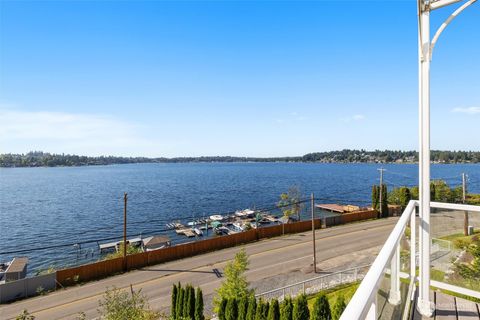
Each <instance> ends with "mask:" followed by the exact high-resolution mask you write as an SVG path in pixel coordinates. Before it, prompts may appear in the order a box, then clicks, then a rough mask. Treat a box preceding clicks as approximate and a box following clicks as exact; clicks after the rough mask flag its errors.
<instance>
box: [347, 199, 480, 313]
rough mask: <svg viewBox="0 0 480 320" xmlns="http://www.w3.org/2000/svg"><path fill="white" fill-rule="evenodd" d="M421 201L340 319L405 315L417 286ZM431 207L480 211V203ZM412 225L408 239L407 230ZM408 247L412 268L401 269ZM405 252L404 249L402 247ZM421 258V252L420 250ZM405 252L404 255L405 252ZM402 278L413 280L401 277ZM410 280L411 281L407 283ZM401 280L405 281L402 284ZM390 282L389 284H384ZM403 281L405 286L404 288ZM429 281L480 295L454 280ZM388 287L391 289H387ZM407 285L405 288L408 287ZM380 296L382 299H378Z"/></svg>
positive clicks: (407, 213)
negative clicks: (404, 270)
mask: <svg viewBox="0 0 480 320" xmlns="http://www.w3.org/2000/svg"><path fill="white" fill-rule="evenodd" d="M417 206H418V201H415V200H412V201H410V202H409V204H408V206H407V207H406V208H405V210H404V212H403V214H402V216H401V217H400V219H399V220H398V222H397V224H396V225H395V227H394V229H393V231H392V232H391V233H390V236H389V237H388V239H387V241H386V242H385V244H384V245H383V247H382V249H381V251H380V252H379V254H378V256H377V258H376V259H375V261H374V263H373V264H372V266H371V267H370V270H369V271H368V272H367V274H366V275H365V277H364V279H363V281H362V283H361V284H360V286H359V287H358V289H357V291H356V292H355V295H354V296H353V297H352V299H351V300H350V302H349V304H348V305H347V308H346V309H345V311H344V312H343V314H342V316H341V318H340V319H341V320H354V319H405V317H406V316H408V310H409V309H410V303H411V301H412V300H413V292H414V290H415V280H416V276H415V275H416V270H417V257H416V242H417V241H416V235H417V234H418V233H417V232H416V229H417V228H416V215H415V212H416V210H415V208H416V207H417ZM431 207H432V208H437V209H447V210H456V211H462V212H463V211H468V212H472V213H473V212H476V213H480V206H472V205H462V204H451V203H439V202H432V203H431ZM407 226H410V239H408V240H409V241H402V240H406V239H405V230H406V228H407ZM406 243H408V244H407V247H409V248H408V251H409V255H408V256H409V259H408V260H409V261H408V262H409V268H408V269H409V270H407V272H401V271H402V270H401V268H402V265H403V266H404V265H405V263H404V264H401V262H400V255H401V253H400V248H401V247H402V248H403V249H405V246H406ZM402 252H403V251H402ZM418 255H419V256H420V257H419V258H420V259H419V260H421V257H422V252H419V253H418ZM404 256H405V255H404ZM400 278H405V279H409V280H410V281H402V282H401V281H400ZM405 282H407V283H408V284H405ZM401 283H402V284H401ZM385 284H387V285H385ZM401 285H402V288H403V289H402V290H401V288H400V287H401ZM430 285H432V286H435V287H437V288H440V289H445V290H449V291H453V292H457V293H460V294H463V295H467V296H472V297H475V298H480V292H477V291H473V290H469V289H465V288H461V287H458V286H454V285H451V284H447V283H443V282H439V281H430ZM385 287H387V288H388V289H387V290H385ZM405 287H406V288H405ZM379 297H381V298H382V299H383V298H384V299H383V301H382V302H380V303H379Z"/></svg>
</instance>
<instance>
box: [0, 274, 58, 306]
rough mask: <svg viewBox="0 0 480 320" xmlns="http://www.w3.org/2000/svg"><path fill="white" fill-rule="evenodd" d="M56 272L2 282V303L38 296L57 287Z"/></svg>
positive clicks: (0, 292) (0, 297)
mask: <svg viewBox="0 0 480 320" xmlns="http://www.w3.org/2000/svg"><path fill="white" fill-rule="evenodd" d="M55 279H56V275H55V273H51V274H45V275H41V276H36V277H32V278H24V279H20V280H15V281H9V282H6V283H2V284H0V303H6V302H10V301H14V300H18V299H23V298H27V297H32V296H36V295H38V294H41V293H42V292H45V291H49V290H53V289H55Z"/></svg>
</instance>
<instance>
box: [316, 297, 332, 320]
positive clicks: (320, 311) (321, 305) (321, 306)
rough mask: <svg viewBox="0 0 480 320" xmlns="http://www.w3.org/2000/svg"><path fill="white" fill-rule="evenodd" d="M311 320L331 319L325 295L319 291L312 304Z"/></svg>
mask: <svg viewBox="0 0 480 320" xmlns="http://www.w3.org/2000/svg"><path fill="white" fill-rule="evenodd" d="M312 320H332V314H331V312H330V304H329V303H328V299H327V296H326V295H325V294H324V293H321V294H320V295H319V296H317V298H316V299H315V303H314V304H313V312H312Z"/></svg>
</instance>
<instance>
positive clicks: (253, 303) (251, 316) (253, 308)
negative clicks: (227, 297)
mask: <svg viewBox="0 0 480 320" xmlns="http://www.w3.org/2000/svg"><path fill="white" fill-rule="evenodd" d="M256 314H257V300H256V299H255V296H254V295H253V294H251V295H250V296H249V297H248V307H247V316H246V320H255V315H256Z"/></svg>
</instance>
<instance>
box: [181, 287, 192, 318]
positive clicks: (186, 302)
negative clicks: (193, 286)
mask: <svg viewBox="0 0 480 320" xmlns="http://www.w3.org/2000/svg"><path fill="white" fill-rule="evenodd" d="M190 300H191V296H190V285H189V284H187V285H186V286H185V292H184V293H183V313H182V316H183V317H184V318H187V319H188V318H189V316H190Z"/></svg>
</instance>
